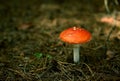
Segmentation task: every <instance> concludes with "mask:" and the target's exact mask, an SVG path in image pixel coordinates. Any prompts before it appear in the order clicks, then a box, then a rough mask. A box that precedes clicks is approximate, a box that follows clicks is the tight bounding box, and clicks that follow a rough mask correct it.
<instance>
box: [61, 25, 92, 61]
mask: <svg viewBox="0 0 120 81" xmlns="http://www.w3.org/2000/svg"><path fill="white" fill-rule="evenodd" d="M59 37H60V39H61V40H62V41H64V42H67V43H70V44H73V45H74V46H73V61H74V63H79V60H80V59H79V57H80V56H79V52H80V44H82V43H86V42H88V41H89V40H90V39H91V34H90V32H88V31H87V30H85V29H83V28H80V27H72V28H68V29H66V30H64V31H63V32H61V33H60V36H59Z"/></svg>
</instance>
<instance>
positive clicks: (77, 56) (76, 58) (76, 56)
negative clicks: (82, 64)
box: [73, 44, 80, 63]
mask: <svg viewBox="0 0 120 81" xmlns="http://www.w3.org/2000/svg"><path fill="white" fill-rule="evenodd" d="M73 60H74V63H79V60H80V45H79V44H75V45H74V47H73Z"/></svg>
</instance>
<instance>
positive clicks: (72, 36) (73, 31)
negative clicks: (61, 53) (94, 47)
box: [60, 27, 91, 44]
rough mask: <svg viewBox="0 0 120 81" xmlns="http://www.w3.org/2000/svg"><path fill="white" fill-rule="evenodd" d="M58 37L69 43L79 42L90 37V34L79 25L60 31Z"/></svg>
mask: <svg viewBox="0 0 120 81" xmlns="http://www.w3.org/2000/svg"><path fill="white" fill-rule="evenodd" d="M60 39H61V40H62V41H64V42H67V43H71V44H81V43H85V42H88V41H89V40H90V39H91V34H90V32H88V31H87V30H85V29H83V28H80V27H72V28H68V29H66V30H64V31H63V32H61V33H60Z"/></svg>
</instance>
